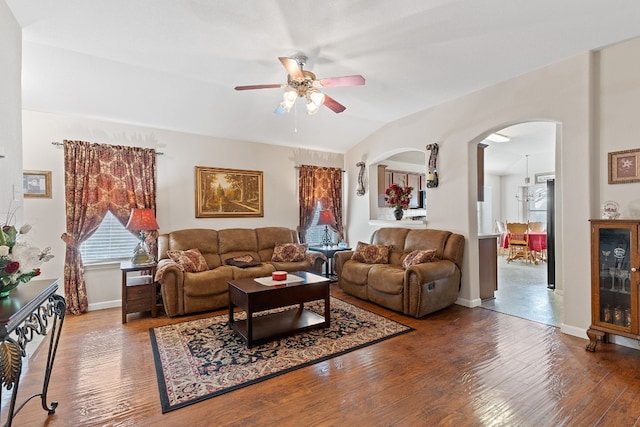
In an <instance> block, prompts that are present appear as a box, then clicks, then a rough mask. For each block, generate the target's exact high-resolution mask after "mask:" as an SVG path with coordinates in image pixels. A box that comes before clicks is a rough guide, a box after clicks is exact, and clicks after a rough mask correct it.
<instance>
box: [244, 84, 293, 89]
mask: <svg viewBox="0 0 640 427" xmlns="http://www.w3.org/2000/svg"><path fill="white" fill-rule="evenodd" d="M279 87H282V85H278V84H272V85H249V86H236V87H235V88H234V89H235V90H252V89H275V88H279Z"/></svg>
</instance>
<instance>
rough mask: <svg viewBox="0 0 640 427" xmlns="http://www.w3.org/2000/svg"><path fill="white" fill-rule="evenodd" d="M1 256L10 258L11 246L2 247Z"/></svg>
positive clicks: (0, 248) (0, 249) (0, 247)
mask: <svg viewBox="0 0 640 427" xmlns="http://www.w3.org/2000/svg"><path fill="white" fill-rule="evenodd" d="M0 256H9V246H0Z"/></svg>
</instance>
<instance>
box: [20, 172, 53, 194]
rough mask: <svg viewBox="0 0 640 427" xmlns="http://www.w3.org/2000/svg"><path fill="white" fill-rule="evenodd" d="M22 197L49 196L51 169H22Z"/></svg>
mask: <svg viewBox="0 0 640 427" xmlns="http://www.w3.org/2000/svg"><path fill="white" fill-rule="evenodd" d="M22 192H23V194H24V197H39V198H45V199H50V198H51V171H23V172H22Z"/></svg>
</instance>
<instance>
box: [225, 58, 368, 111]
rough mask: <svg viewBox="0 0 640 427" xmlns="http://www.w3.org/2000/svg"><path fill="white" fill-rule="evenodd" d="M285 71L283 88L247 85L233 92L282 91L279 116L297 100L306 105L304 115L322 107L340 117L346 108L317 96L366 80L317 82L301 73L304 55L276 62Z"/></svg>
mask: <svg viewBox="0 0 640 427" xmlns="http://www.w3.org/2000/svg"><path fill="white" fill-rule="evenodd" d="M278 59H279V60H280V62H281V63H282V65H283V66H284V68H285V69H286V70H287V74H288V76H287V83H286V84H266V85H249V86H236V87H235V90H252V89H274V88H283V89H285V92H284V96H283V100H282V102H281V103H280V105H278V108H276V110H275V113H278V114H282V113H285V112H289V110H291V107H293V104H294V103H295V102H296V99H298V98H305V99H306V101H307V113H308V114H315V113H317V112H318V110H319V109H320V107H321V106H323V105H324V106H326V107H327V108H329V109H330V110H332V111H334V112H336V113H342V112H343V111H344V110H345V109H346V108H347V107H345V106H344V105H342V104H340V103H339V102H338V101H336V100H335V99H333V98H331V97H330V96H329V95H327V94H324V93H322V92H320V89H321V88H323V87H333V86H358V85H364V83H365V80H364V77H362V76H361V75H355V76H342V77H331V78H328V79H319V80H318V79H316V75H315V74H313V73H312V72H311V71H307V70H304V69H303V67H304V64H305V63H306V62H307V59H308V58H307V56H306V55H303V54H298V55H295V56H293V57H291V58H285V57H279V58H278Z"/></svg>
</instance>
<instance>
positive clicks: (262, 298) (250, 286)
mask: <svg viewBox="0 0 640 427" xmlns="http://www.w3.org/2000/svg"><path fill="white" fill-rule="evenodd" d="M292 276H297V277H299V278H301V279H302V280H301V281H298V282H295V283H283V284H277V285H275V286H267V285H263V284H260V283H258V282H257V281H256V280H255V279H238V280H230V281H229V282H228V283H229V327H230V328H231V329H233V330H234V331H236V332H237V333H238V334H240V336H241V337H242V338H243V339H244V340H245V341H246V343H247V347H249V348H250V347H252V346H253V345H254V344H256V343H260V342H264V341H267V340H270V339H273V338H277V337H281V336H285V335H289V334H292V333H295V332H300V331H305V330H308V329H312V328H326V327H328V326H329V324H330V323H331V312H330V308H331V307H330V302H329V283H330V281H329V280H328V279H327V278H326V277H322V276H318V275H316V274H313V273H308V272H306V271H296V272H293V273H289V274H288V278H292ZM321 299H323V300H324V317H323V316H320V315H319V314H317V313H314V312H312V311H310V310H306V309H305V308H304V303H305V302H310V301H316V300H321ZM289 305H298V306H297V307H295V308H292V309H288V310H284V311H282V312H278V313H272V314H265V315H262V316H256V317H254V313H258V312H260V311H265V310H271V309H274V308H280V307H286V306H289ZM235 307H238V308H240V309H242V310H243V311H245V312H246V313H247V319H246V320H235V319H234V317H233V316H234V308H235Z"/></svg>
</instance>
